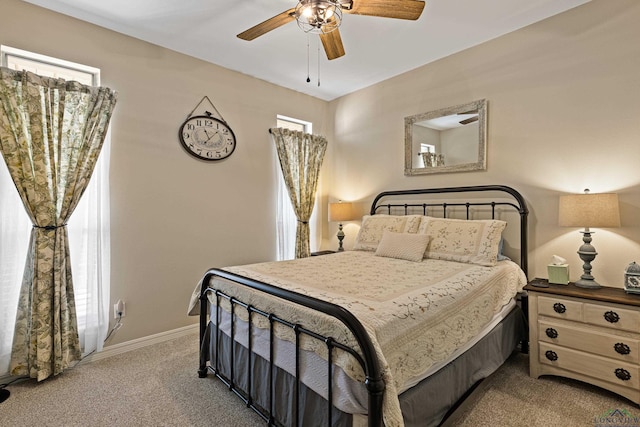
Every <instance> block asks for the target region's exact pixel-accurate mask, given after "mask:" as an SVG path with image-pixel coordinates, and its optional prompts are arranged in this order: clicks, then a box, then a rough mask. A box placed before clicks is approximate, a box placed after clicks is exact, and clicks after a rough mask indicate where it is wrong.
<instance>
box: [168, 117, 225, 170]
mask: <svg viewBox="0 0 640 427" xmlns="http://www.w3.org/2000/svg"><path fill="white" fill-rule="evenodd" d="M205 113H206V115H205V116H193V117H189V118H188V119H187V120H185V121H184V123H183V124H182V126H180V132H179V134H178V135H179V137H180V142H181V143H182V145H183V146H184V148H185V149H186V150H187V152H188V153H189V154H191V155H193V156H195V157H197V158H199V159H202V160H222V159H226V158H227V157H229V156H230V155H231V154H232V153H233V150H235V149H236V136H235V135H234V133H233V131H232V130H231V128H230V127H229V125H228V124H227V123H226V122H225V121H224V120H221V119H217V118H215V117H212V116H211V113H210V112H208V111H206V112H205Z"/></svg>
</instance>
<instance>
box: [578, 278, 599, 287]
mask: <svg viewBox="0 0 640 427" xmlns="http://www.w3.org/2000/svg"><path fill="white" fill-rule="evenodd" d="M574 285H576V286H577V287H579V288H586V289H598V288H601V287H602V285H601V284H600V283H598V282H596V281H595V280H593V279H592V280H587V279H580V280H578V281H576V282H574Z"/></svg>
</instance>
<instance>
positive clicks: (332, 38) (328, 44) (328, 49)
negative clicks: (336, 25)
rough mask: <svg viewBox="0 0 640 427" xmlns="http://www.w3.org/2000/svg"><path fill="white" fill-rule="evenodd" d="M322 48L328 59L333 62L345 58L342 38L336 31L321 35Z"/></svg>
mask: <svg viewBox="0 0 640 427" xmlns="http://www.w3.org/2000/svg"><path fill="white" fill-rule="evenodd" d="M320 40H322V46H323V47H324V51H325V53H326V54H327V59H328V60H332V59H336V58H340V57H341V56H344V46H343V45H342V37H340V31H339V30H338V29H335V30H333V31H331V32H330V33H326V34H320Z"/></svg>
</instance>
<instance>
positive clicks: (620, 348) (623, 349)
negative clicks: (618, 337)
mask: <svg viewBox="0 0 640 427" xmlns="http://www.w3.org/2000/svg"><path fill="white" fill-rule="evenodd" d="M613 348H614V349H615V351H616V352H617V353H620V354H629V353H631V349H630V348H629V346H628V345H626V344H625V343H621V342H619V343H616V344H615V345H614V346H613Z"/></svg>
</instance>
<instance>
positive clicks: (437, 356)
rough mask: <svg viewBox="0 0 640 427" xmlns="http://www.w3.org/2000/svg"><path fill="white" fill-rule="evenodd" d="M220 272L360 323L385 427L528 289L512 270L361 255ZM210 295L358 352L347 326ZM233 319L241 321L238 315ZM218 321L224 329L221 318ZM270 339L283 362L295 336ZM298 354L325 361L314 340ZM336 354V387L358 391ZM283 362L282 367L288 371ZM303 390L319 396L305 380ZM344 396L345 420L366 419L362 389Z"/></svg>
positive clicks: (355, 371) (260, 302) (285, 332)
mask: <svg viewBox="0 0 640 427" xmlns="http://www.w3.org/2000/svg"><path fill="white" fill-rule="evenodd" d="M225 270H228V271H230V272H233V273H236V274H240V275H243V276H247V277H250V278H252V279H255V280H259V281H263V282H267V283H271V284H273V285H276V286H279V287H282V288H286V289H289V290H293V291H296V292H299V293H302V294H305V295H309V296H312V297H316V298H319V299H322V300H325V301H329V302H332V303H335V304H338V305H341V306H343V307H345V308H347V309H348V310H349V311H350V312H352V313H353V314H354V315H355V316H356V317H358V319H359V320H360V321H361V323H362V324H363V325H364V327H365V329H366V330H367V332H368V333H369V335H370V337H371V339H372V341H373V343H374V346H375V348H376V351H377V353H378V357H379V359H380V361H381V365H382V366H381V368H382V370H383V376H384V379H385V383H386V387H387V390H386V393H385V399H384V403H383V413H384V418H385V424H386V425H401V424H402V415H401V413H400V405H399V401H398V399H397V396H398V394H400V393H401V392H402V391H404V390H407V389H408V388H410V387H411V386H412V385H413V384H415V383H416V382H418V381H420V379H422V378H424V377H425V376H428V375H429V373H430V372H433V370H436V369H437V367H438V366H442V364H444V363H446V361H447V359H448V358H450V357H453V356H454V355H455V353H456V351H461V349H462V348H463V347H464V346H465V345H469V343H471V342H472V340H473V339H474V337H477V336H478V335H479V334H481V332H482V330H483V329H485V328H487V327H488V325H489V324H490V323H491V322H492V321H496V318H497V317H496V315H497V314H498V313H499V312H500V311H501V310H502V309H503V308H504V307H505V306H506V305H507V304H508V303H509V301H511V300H512V298H513V297H514V296H515V294H516V293H517V292H518V291H519V290H521V289H522V287H523V286H524V284H525V283H526V281H525V278H524V274H523V273H522V271H521V270H520V269H519V267H518V266H517V265H516V264H514V263H512V262H511V261H500V262H499V263H498V265H497V266H495V267H484V266H478V265H474V264H466V263H458V262H452V261H443V260H433V259H425V260H423V261H422V262H410V261H405V260H398V259H391V258H383V257H376V256H375V255H374V254H373V253H370V252H362V251H349V252H344V253H339V254H335V255H328V256H323V257H312V258H306V259H301V260H294V261H285V262H275V263H274V262H272V263H260V264H253V265H248V266H239V267H230V268H226V269H225ZM209 286H211V287H214V288H216V289H220V290H221V291H223V292H225V293H228V294H230V295H234V296H235V297H237V298H238V299H240V300H242V301H244V302H245V303H248V304H251V305H255V306H258V307H260V308H261V309H262V310H265V311H268V312H273V313H277V314H278V315H279V316H280V317H282V318H285V319H287V320H289V321H291V322H293V323H300V324H304V325H305V327H307V328H308V329H311V330H313V331H316V332H318V333H320V334H322V335H325V336H331V337H334V338H335V339H336V340H337V341H339V342H343V343H344V344H346V345H349V346H352V347H354V348H355V347H356V345H355V343H354V342H353V339H352V337H351V334H350V333H349V332H348V331H347V330H346V328H345V327H344V325H342V324H341V323H339V322H337V321H335V319H333V318H331V317H330V316H327V315H323V314H320V313H316V312H313V311H312V310H308V309H305V308H303V307H299V306H295V305H292V304H290V303H287V302H284V301H282V300H279V299H277V298H275V297H270V296H267V295H264V294H260V293H256V292H255V291H251V290H249V289H246V288H240V287H238V286H237V285H234V284H232V283H229V282H228V281H226V280H224V279H221V278H214V279H213V280H212V283H210V284H209ZM223 306H224V304H223ZM227 310H228V307H227ZM236 315H237V316H238V317H239V318H240V319H242V317H243V316H242V310H239V311H238V312H237V313H236ZM214 317H215V316H214ZM245 320H246V318H245ZM262 320H264V319H262ZM220 322H221V325H222V324H223V323H224V317H221V318H220ZM255 324H256V325H257V326H258V327H259V328H267V327H268V322H266V321H265V322H262V324H261V319H257V321H256V322H255ZM256 330H258V329H256ZM397 331H402V333H400V334H399V333H397ZM257 334H260V332H257ZM275 334H276V336H277V337H278V338H279V341H278V344H277V345H278V346H280V347H282V349H281V350H279V351H278V353H281V354H285V355H286V354H287V353H288V350H287V349H286V347H288V346H290V345H292V344H291V343H292V342H293V341H294V338H293V334H292V332H291V331H290V330H289V329H288V328H275ZM238 336H242V334H238ZM245 336H246V335H245ZM302 348H303V349H304V350H306V352H305V356H304V357H308V358H310V359H314V358H320V359H326V358H327V354H326V348H324V345H323V344H322V343H318V342H317V341H316V340H304V341H303V342H302ZM340 353H342V354H340V355H338V356H337V357H335V358H334V361H335V363H336V364H337V365H338V366H340V368H341V369H340V370H341V371H342V372H343V373H344V374H345V378H343V379H340V378H337V381H344V382H349V381H355V382H361V381H362V380H363V373H362V370H361V368H360V367H359V365H358V364H357V363H355V361H354V360H353V357H352V356H350V355H348V354H346V353H343V352H340ZM283 357H286V356H283ZM309 361H310V360H309ZM309 361H307V362H309ZM281 363H282V366H283V367H285V368H286V366H287V363H288V362H286V361H282V362H281ZM289 363H290V362H289ZM304 365H305V366H314V363H304ZM305 369H307V368H305ZM340 370H338V371H340ZM430 370H431V371H430ZM303 375H304V374H303ZM337 375H342V374H337ZM311 376H312V375H311ZM310 387H312V388H314V387H316V386H315V385H314V384H313V382H312V381H311V383H310ZM345 388H347V389H353V390H354V391H353V392H352V393H351V394H352V395H350V396H346V397H345V398H344V399H343V400H344V401H345V402H347V403H345V404H346V405H352V406H351V407H349V408H348V409H349V412H353V413H358V412H362V411H365V410H366V395H359V394H358V393H359V392H358V391H357V390H361V389H362V388H358V387H355V388H353V387H352V388H349V387H345ZM318 389H319V391H320V394H322V390H321V388H318ZM325 394H326V392H325ZM341 399H342V397H341ZM342 403H344V402H342ZM342 403H341V404H342ZM358 406H359V407H358Z"/></svg>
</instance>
